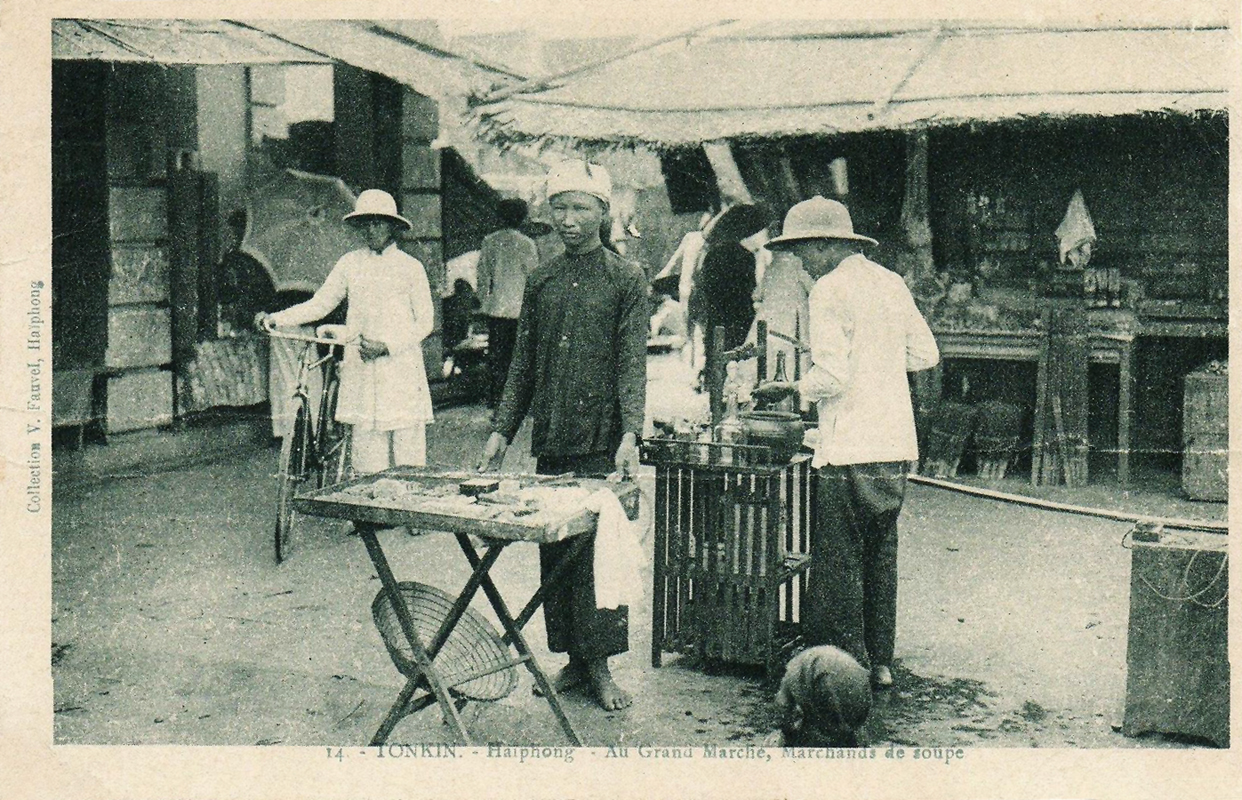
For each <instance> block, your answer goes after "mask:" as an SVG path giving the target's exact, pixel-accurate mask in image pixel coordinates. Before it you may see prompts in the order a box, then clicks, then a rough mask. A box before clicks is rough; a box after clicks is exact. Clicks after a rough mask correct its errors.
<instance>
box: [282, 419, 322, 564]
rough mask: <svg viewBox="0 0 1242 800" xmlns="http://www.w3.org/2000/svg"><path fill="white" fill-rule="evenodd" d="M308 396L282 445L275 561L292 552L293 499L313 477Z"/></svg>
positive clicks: (283, 558) (286, 556)
mask: <svg viewBox="0 0 1242 800" xmlns="http://www.w3.org/2000/svg"><path fill="white" fill-rule="evenodd" d="M307 406H308V404H307V402H306V400H305V399H303V400H302V403H301V405H300V406H298V410H297V414H296V416H294V418H293V428H292V430H290V431H289V433H288V435H286V436H285V440H284V442H282V443H281V446H280V473H279V475H278V476H277V482H276V483H277V488H276V563H277V564H279V563H281V562H283V561H284V560H285V559H286V558H288V557H289V554H290V553H291V552H292V551H293V536H292V532H293V498H294V496H296V495H297V493H298V492H299V491H300V490H301V488H302V486H303V485H304V484H305V483H306V481H307V479H308V478H310V477H311V469H310V463H309V456H310V451H311V449H312V447H313V444H312V442H311V429H310V412H309V409H308V407H307Z"/></svg>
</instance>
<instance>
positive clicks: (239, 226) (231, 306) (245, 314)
mask: <svg viewBox="0 0 1242 800" xmlns="http://www.w3.org/2000/svg"><path fill="white" fill-rule="evenodd" d="M227 225H228V241H227V242H226V244H225V251H224V256H223V257H222V258H221V259H220V266H219V267H218V270H217V275H218V276H219V281H218V283H217V287H218V291H219V294H218V296H217V302H218V303H219V309H218V310H219V317H218V318H219V323H218V326H219V327H218V329H217V333H218V335H220V336H237V335H238V334H240V333H242V332H246V331H248V332H252V333H253V328H252V327H251V323H252V322H253V321H254V315H255V314H257V313H259V312H260V311H263V310H264V309H268V308H271V307H272V304H273V303H274V302H275V301H276V287H275V285H274V284H273V283H272V277H271V276H270V275H268V274H267V270H266V269H264V268H263V265H262V264H260V263H259V261H258V259H256V258H255V257H254V256H252V255H250V254H249V253H245V252H243V251H242V249H241V243H242V239H243V238H245V236H246V212H245V211H242V210H240V209H238V210H236V211H233V212H231V213H230V214H229V215H228V219H227Z"/></svg>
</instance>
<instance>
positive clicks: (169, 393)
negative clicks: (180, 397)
mask: <svg viewBox="0 0 1242 800" xmlns="http://www.w3.org/2000/svg"><path fill="white" fill-rule="evenodd" d="M105 419H106V427H107V430H108V433H120V432H123V431H136V430H142V429H144V428H157V427H159V426H161V425H169V424H171V423H172V420H173V381H172V373H171V372H168V371H166V370H159V369H144V370H136V371H134V372H126V373H122V374H120V375H111V376H109V377H108V413H107V416H106V418H105Z"/></svg>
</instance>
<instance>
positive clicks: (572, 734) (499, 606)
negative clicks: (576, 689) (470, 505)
mask: <svg viewBox="0 0 1242 800" xmlns="http://www.w3.org/2000/svg"><path fill="white" fill-rule="evenodd" d="M457 544H458V545H460V546H461V550H462V552H463V553H465V555H466V559H467V560H468V561H469V562H470V566H472V567H474V568H476V569H477V568H478V567H479V565H480V564H481V563H482V559H480V558H479V554H478V553H477V552H475V549H474V545H472V544H471V543H470V537H469V536H466V535H465V534H462V533H459V534H457ZM483 593H484V594H485V595H487V599H488V601H489V602H490V603H491V604H492V610H493V611H495V612H496V616H497V617H498V618H499V619H500V624H501V625H502V626H503V627H504V629H505V640H506V641H508V642H512V644H513V646H514V648H516V649H517V651H518V655H520V656H524V657H525V659H526V668H527V669H529V670H530V673H531V675H532V676H533V677H534V679H535V683H536V685H538V686H539V689H540V690H541V691H542V692H543V696H544V699H545V700H547V701H548V706H549V707H551V709H552V713H553V714H554V715H555V716H556V720H557V722H559V723H560V725H561V730H563V731H564V732H565V736H566V738H568V739H569V742H570V744H574V745H581V744H582V740H581V739H579V738H578V734H577V732H576V731H574V726H573V725H572V724H571V723H570V721H569V717H567V716H566V715H565V709H564V708H562V707H561V700H560V698H559V697H557V695H556V689H555V688H553V686H552V681H550V680H548V676H547V674H546V673H545V672H544V671H543V667H541V666H539V661H538V660H537V659H536V658H535V654H534V653H532V652H531V650H530V647H529V646H528V645H527V644H526V637H524V636H522V629H521V628H520V627H518V625H517V623H516V621H515V620H514V619H513V617H512V615H510V614H509V607H508V606H507V605H506V604H505V600H504V598H503V597H501V596H500V591H499V590H498V589H497V588H496V584H494V583H492V579H491V577H490V576H488V575H487V574H484V575H483Z"/></svg>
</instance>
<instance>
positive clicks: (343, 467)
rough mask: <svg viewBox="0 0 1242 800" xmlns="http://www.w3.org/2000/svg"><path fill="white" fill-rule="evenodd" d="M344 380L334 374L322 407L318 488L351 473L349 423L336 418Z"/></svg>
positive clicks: (340, 479)
mask: <svg viewBox="0 0 1242 800" xmlns="http://www.w3.org/2000/svg"><path fill="white" fill-rule="evenodd" d="M340 391H341V382H340V380H339V379H338V378H337V377H336V375H335V374H334V375H332V376H331V378H330V381H329V383H328V384H327V385H326V386H325V389H324V393H323V400H324V402H323V408H321V409H320V411H319V416H320V421H319V424H320V429H319V439H318V441H319V450H318V452H319V482H318V488H320V489H322V488H324V487H326V486H332V485H334V484H337V483H340V482H341V481H343V480H345V479H346V478H347V477H348V475H349V427H348V426H347V425H345V424H344V423H341V422H337V421H336V402H337V398H338V397H339V395H340Z"/></svg>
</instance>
